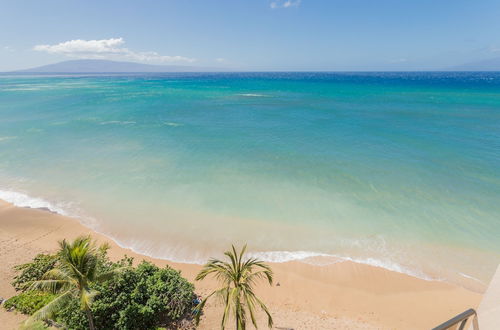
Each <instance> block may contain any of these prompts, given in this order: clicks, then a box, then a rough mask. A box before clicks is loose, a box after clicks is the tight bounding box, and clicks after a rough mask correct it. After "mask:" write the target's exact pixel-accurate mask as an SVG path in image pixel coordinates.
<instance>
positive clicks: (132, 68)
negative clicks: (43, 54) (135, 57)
mask: <svg viewBox="0 0 500 330" xmlns="http://www.w3.org/2000/svg"><path fill="white" fill-rule="evenodd" d="M215 71H218V72H220V71H229V70H227V69H224V68H207V67H196V66H184V65H153V64H143V63H136V62H118V61H109V60H70V61H64V62H59V63H54V64H48V65H43V66H39V67H36V68H31V69H25V70H17V71H12V72H13V73H133V72H136V73H139V72H141V73H142V72H158V73H161V72H215Z"/></svg>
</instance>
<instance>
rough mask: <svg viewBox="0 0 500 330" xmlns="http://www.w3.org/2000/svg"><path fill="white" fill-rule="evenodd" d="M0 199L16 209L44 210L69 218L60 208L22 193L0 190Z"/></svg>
mask: <svg viewBox="0 0 500 330" xmlns="http://www.w3.org/2000/svg"><path fill="white" fill-rule="evenodd" d="M0 199H3V200H4V201H6V202H8V203H11V204H14V205H15V206H18V207H28V208H32V209H44V210H48V211H51V212H54V213H58V214H62V215H66V216H71V214H69V213H68V212H66V211H65V210H64V209H63V208H62V207H59V206H57V205H53V204H52V203H50V202H48V201H46V200H44V199H42V198H37V197H30V196H28V195H25V194H23V193H19V192H15V191H9V190H0Z"/></svg>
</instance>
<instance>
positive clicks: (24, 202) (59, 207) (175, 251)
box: [0, 190, 482, 283]
mask: <svg viewBox="0 0 500 330" xmlns="http://www.w3.org/2000/svg"><path fill="white" fill-rule="evenodd" d="M0 199H2V200H5V201H7V202H9V203H12V204H14V205H15V206H19V207H29V208H37V209H47V210H50V211H52V212H55V213H58V214H61V215H65V216H70V217H74V218H78V219H80V220H83V221H82V222H83V223H84V224H85V225H87V226H89V227H91V228H93V229H94V230H96V231H98V230H97V228H96V227H97V226H95V225H96V222H95V219H91V218H82V217H80V216H79V215H78V214H71V212H69V211H68V210H71V207H70V205H63V204H54V203H50V202H48V201H47V200H45V199H43V198H38V197H30V196H28V195H26V194H23V193H19V192H15V191H9V190H0ZM98 232H100V233H101V234H103V235H105V236H107V237H108V238H110V239H112V240H114V241H115V242H116V243H117V244H118V245H119V246H121V247H123V248H128V249H131V250H132V251H134V252H136V253H139V254H143V255H146V256H149V257H153V258H158V259H164V260H170V261H173V262H181V263H189V264H204V263H205V262H206V261H207V260H208V257H205V256H203V255H201V254H195V255H193V253H192V251H191V252H190V253H187V254H186V252H187V251H185V250H184V249H185V247H177V248H172V247H164V248H162V249H161V250H158V247H157V246H156V247H155V246H151V243H150V242H148V241H137V240H132V241H130V240H129V241H128V242H126V243H125V242H123V241H120V240H118V239H116V238H114V237H112V236H110V235H108V234H107V233H103V232H101V231H98ZM153 251H154V252H153ZM183 255H189V258H183V257H182V256H183ZM248 256H249V257H255V258H259V259H260V260H263V261H266V262H272V263H284V262H290V261H300V262H305V263H309V264H314V265H319V266H324V265H331V264H335V263H339V262H345V261H351V262H355V263H359V264H365V265H370V266H374V267H379V268H384V269H387V270H390V271H394V272H398V273H401V274H406V275H409V276H413V277H417V278H420V279H423V280H428V281H443V280H444V279H442V278H435V277H431V276H429V275H427V274H425V273H424V272H422V271H421V270H415V269H409V268H407V267H404V266H402V265H400V264H398V263H396V262H393V261H391V260H382V259H376V258H371V257H367V258H352V257H349V256H343V255H335V254H327V253H321V252H313V251H262V252H249V253H248ZM460 275H461V276H463V277H465V278H470V279H473V280H476V281H478V282H481V281H480V280H478V279H476V278H474V277H472V276H469V275H466V274H463V273H460ZM481 283H482V282H481Z"/></svg>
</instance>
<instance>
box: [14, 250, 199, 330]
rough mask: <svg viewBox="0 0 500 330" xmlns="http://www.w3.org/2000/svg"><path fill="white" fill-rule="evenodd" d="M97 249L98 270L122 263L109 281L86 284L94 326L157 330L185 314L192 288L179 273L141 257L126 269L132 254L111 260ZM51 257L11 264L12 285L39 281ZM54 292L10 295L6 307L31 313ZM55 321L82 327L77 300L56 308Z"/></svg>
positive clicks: (25, 285) (53, 257)
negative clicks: (15, 272) (94, 293)
mask: <svg viewBox="0 0 500 330" xmlns="http://www.w3.org/2000/svg"><path fill="white" fill-rule="evenodd" d="M106 250H107V249H106V248H103V249H101V254H100V260H99V264H98V267H99V268H100V271H101V272H106V271H109V270H111V269H114V268H118V267H125V269H124V270H123V271H121V272H119V273H118V274H117V275H116V276H114V277H112V278H111V279H109V280H107V281H105V282H102V283H99V284H96V283H94V284H91V288H92V289H95V290H96V291H98V292H99V293H98V294H97V296H95V298H94V302H93V304H92V306H91V309H92V314H93V319H94V324H95V327H96V328H97V329H141V330H142V329H157V328H158V327H161V326H163V327H166V328H172V327H175V326H176V324H177V323H178V322H181V321H183V320H185V319H186V318H189V317H190V316H191V312H192V308H193V298H194V286H193V284H191V283H189V282H188V281H187V280H186V279H185V278H183V277H182V276H181V274H180V272H178V271H176V270H174V269H172V268H170V267H165V268H159V267H157V266H155V265H154V264H152V263H149V262H145V261H143V262H142V263H141V264H139V265H138V266H137V267H132V261H133V259H132V258H127V257H125V258H124V259H122V260H121V261H119V262H111V261H110V260H109V259H108V257H107V255H106ZM57 260H58V257H57V256H56V255H47V254H40V255H38V256H36V257H35V258H34V259H33V261H32V262H30V263H26V264H23V265H20V266H17V267H16V268H15V269H16V270H18V271H19V272H20V274H19V275H18V276H16V278H15V280H14V282H13V285H14V286H16V288H18V290H23V291H24V290H26V289H27V288H28V285H29V284H30V282H31V281H35V280H39V279H41V278H42V276H43V274H44V273H45V272H47V271H49V270H51V269H52V268H54V266H55V265H56V263H57ZM54 297H56V296H55V295H52V294H48V293H44V292H40V291H31V290H30V291H24V292H22V293H20V294H19V295H17V296H15V297H12V298H10V299H9V300H7V302H6V303H5V307H6V308H8V309H9V308H12V307H14V308H15V309H16V310H18V311H19V312H21V313H25V314H33V313H34V312H36V311H37V310H38V309H40V308H41V307H43V306H44V305H46V304H47V303H48V302H50V301H51V300H52V299H54ZM54 318H55V321H57V323H59V324H61V325H63V326H64V327H65V328H68V329H75V330H78V329H82V330H83V329H88V321H87V317H86V315H85V312H83V311H82V310H81V309H80V302H79V300H78V299H73V300H72V301H71V302H70V303H69V304H67V305H66V306H65V307H64V308H62V309H61V310H59V311H58V312H57V315H56V316H55V317H54Z"/></svg>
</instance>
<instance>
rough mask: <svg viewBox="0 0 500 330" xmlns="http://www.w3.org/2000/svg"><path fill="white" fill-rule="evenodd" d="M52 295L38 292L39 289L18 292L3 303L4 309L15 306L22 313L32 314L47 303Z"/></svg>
mask: <svg viewBox="0 0 500 330" xmlns="http://www.w3.org/2000/svg"><path fill="white" fill-rule="evenodd" d="M54 297H55V296H54V295H53V294H50V293H45V292H40V291H26V292H23V293H20V294H18V295H17V296H14V297H12V298H10V299H7V301H5V303H4V307H5V308H6V309H11V308H15V309H16V310H17V311H19V312H21V313H23V314H29V315H31V314H33V313H34V312H36V311H37V310H39V309H40V308H42V307H43V306H45V305H46V304H48V303H49V302H50V301H52V299H54Z"/></svg>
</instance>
